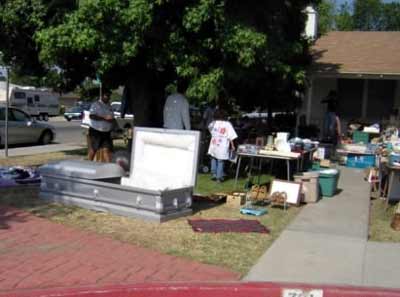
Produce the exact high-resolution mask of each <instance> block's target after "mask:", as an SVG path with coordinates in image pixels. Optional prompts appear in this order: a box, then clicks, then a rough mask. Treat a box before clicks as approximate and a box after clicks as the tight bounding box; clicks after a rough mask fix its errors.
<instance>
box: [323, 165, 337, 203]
mask: <svg viewBox="0 0 400 297" xmlns="http://www.w3.org/2000/svg"><path fill="white" fill-rule="evenodd" d="M339 175H340V171H339V170H337V169H326V170H320V171H319V186H320V188H321V195H322V196H324V197H332V196H334V195H335V194H336V192H337V186H338V181H339Z"/></svg>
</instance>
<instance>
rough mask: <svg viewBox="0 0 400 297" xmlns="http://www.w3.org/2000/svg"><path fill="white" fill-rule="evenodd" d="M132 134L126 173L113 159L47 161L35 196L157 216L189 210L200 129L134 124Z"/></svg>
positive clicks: (170, 216) (173, 215)
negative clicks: (132, 140)
mask: <svg viewBox="0 0 400 297" xmlns="http://www.w3.org/2000/svg"><path fill="white" fill-rule="evenodd" d="M133 139H134V142H133V147H132V158H131V160H132V161H131V169H130V175H129V176H127V177H125V176H124V171H123V170H122V168H120V167H119V166H118V165H116V164H107V163H96V162H90V161H61V162H57V163H52V164H47V165H44V166H42V167H41V168H40V169H39V171H40V173H41V175H42V184H41V192H40V196H41V197H42V198H45V199H50V200H52V201H59V202H62V203H66V204H72V205H78V206H81V207H85V208H89V209H94V210H99V211H109V212H112V213H115V214H119V215H124V216H133V217H139V218H144V219H150V220H153V221H158V222H163V221H166V220H169V219H173V218H177V217H180V216H183V215H188V214H191V212H192V210H191V205H192V192H193V187H194V186H195V182H196V177H197V159H198V149H199V139H200V133H199V132H197V131H184V130H166V129H153V128H139V127H137V128H135V130H134V138H133Z"/></svg>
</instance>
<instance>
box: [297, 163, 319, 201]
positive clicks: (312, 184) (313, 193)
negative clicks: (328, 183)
mask: <svg viewBox="0 0 400 297" xmlns="http://www.w3.org/2000/svg"><path fill="white" fill-rule="evenodd" d="M318 180H319V172H316V171H314V172H304V173H302V174H298V175H294V181H295V182H297V183H301V184H302V187H301V194H302V196H303V202H306V203H315V202H317V201H318V199H319V183H318Z"/></svg>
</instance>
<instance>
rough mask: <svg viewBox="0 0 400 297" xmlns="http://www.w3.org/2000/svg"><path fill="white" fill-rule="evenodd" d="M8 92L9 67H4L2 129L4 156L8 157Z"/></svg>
mask: <svg viewBox="0 0 400 297" xmlns="http://www.w3.org/2000/svg"><path fill="white" fill-rule="evenodd" d="M9 94H10V75H9V69H8V67H6V114H5V120H6V122H5V127H4V128H5V129H4V130H5V131H4V153H5V157H6V158H7V157H8V104H9V103H8V98H9Z"/></svg>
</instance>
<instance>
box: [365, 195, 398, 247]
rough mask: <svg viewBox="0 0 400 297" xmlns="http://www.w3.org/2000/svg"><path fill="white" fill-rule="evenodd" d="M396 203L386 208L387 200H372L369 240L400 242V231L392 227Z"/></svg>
mask: <svg viewBox="0 0 400 297" xmlns="http://www.w3.org/2000/svg"><path fill="white" fill-rule="evenodd" d="M395 210H396V205H389V207H388V209H387V210H385V201H384V200H381V199H375V200H372V201H371V222H370V227H369V235H370V238H369V240H371V241H382V242H383V241H386V242H400V231H395V230H393V229H392V228H391V227H390V224H391V222H392V219H393V215H394V212H395Z"/></svg>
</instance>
